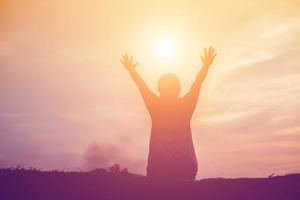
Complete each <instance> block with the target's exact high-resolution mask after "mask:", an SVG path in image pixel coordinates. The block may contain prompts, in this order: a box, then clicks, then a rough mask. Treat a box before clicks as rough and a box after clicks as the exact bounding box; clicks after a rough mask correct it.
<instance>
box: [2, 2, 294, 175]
mask: <svg viewBox="0 0 300 200" xmlns="http://www.w3.org/2000/svg"><path fill="white" fill-rule="evenodd" d="M299 35H300V1H299V0H262V1H242V0H224V1H217V0H213V1H199V0H198V1H196V0H195V1H189V0H185V1H177V0H172V1H171V0H159V1H156V0H152V1H138V0H103V1H96V0H84V1H83V0H77V1H67V0H60V1H57V0H54V1H39V0H26V1H16V0H0V167H10V166H17V165H21V166H24V167H36V168H38V169H42V170H53V169H63V170H91V169H94V168H97V167H108V166H110V165H112V164H114V163H119V164H120V165H121V167H126V168H128V170H129V171H131V172H134V173H141V174H145V168H146V162H147V156H148V145H149V137H150V128H151V121H150V117H149V115H148V113H147V110H146V108H145V106H144V104H143V101H142V98H141V96H140V94H139V93H138V90H137V88H136V86H135V85H134V83H133V81H132V80H131V79H130V77H129V75H128V72H126V70H125V69H124V68H123V67H122V65H121V63H120V58H121V56H122V54H123V53H124V52H128V53H129V54H133V55H134V56H135V59H136V60H137V61H138V62H139V65H138V67H137V70H138V71H139V72H140V73H141V74H142V76H143V77H144V79H145V81H146V82H147V83H148V84H149V87H150V88H151V89H152V90H153V91H154V92H155V93H157V80H158V78H159V77H160V76H161V75H162V74H163V73H167V72H169V73H175V74H177V75H178V77H179V78H180V81H181V84H182V93H181V95H184V93H185V92H187V90H188V89H189V87H190V85H191V84H192V82H193V80H194V78H195V76H196V74H197V72H198V71H199V70H200V69H201V59H200V56H201V53H202V51H203V48H205V47H207V46H210V45H211V46H213V47H214V48H215V49H216V51H217V52H218V56H217V58H216V60H215V62H214V64H213V65H212V67H211V70H210V72H209V74H208V76H207V78H206V80H205V82H204V84H203V86H202V90H201V94H200V98H199V102H198V106H197V108H196V111H195V113H194V116H193V119H192V122H191V126H192V132H193V139H194V145H195V150H196V154H197V157H198V167H199V170H198V176H197V178H200V179H202V178H209V177H232V178H235V177H266V176H268V175H270V174H272V173H275V174H279V175H281V174H288V173H297V172H298V173H299V172H300V157H299V154H300V101H299V99H300V56H299V53H300V37H299ZM162 46H164V47H165V46H167V51H168V52H167V53H165V52H164V51H165V50H166V49H162Z"/></svg>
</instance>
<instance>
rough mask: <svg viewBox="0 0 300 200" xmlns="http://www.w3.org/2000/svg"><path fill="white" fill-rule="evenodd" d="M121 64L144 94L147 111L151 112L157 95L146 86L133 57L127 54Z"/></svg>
mask: <svg viewBox="0 0 300 200" xmlns="http://www.w3.org/2000/svg"><path fill="white" fill-rule="evenodd" d="M121 62H122V64H123V66H124V67H125V69H127V70H128V72H129V74H130V76H131V78H132V79H133V80H134V82H135V83H136V85H137V86H138V88H139V90H140V93H141V94H142V97H143V100H144V102H145V104H146V107H147V109H148V110H149V111H150V109H151V105H152V104H153V101H154V100H155V99H156V97H157V96H156V95H155V94H154V93H153V92H151V90H150V89H149V87H148V86H147V85H146V83H145V81H144V79H143V78H142V77H141V75H140V74H139V73H138V72H137V71H136V69H135V68H136V66H137V65H138V63H137V62H133V56H131V57H130V59H129V57H128V55H127V53H126V54H125V55H123V59H121Z"/></svg>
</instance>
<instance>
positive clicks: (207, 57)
mask: <svg viewBox="0 0 300 200" xmlns="http://www.w3.org/2000/svg"><path fill="white" fill-rule="evenodd" d="M216 55H217V53H215V49H214V48H212V47H209V49H208V50H207V48H205V49H204V56H201V61H202V63H203V65H204V66H210V65H211V64H212V63H213V61H214V59H215V57H216Z"/></svg>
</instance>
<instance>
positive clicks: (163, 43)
mask: <svg viewBox="0 0 300 200" xmlns="http://www.w3.org/2000/svg"><path fill="white" fill-rule="evenodd" d="M154 51H155V53H156V55H157V56H158V57H159V58H161V59H172V58H173V57H174V56H175V53H176V43H175V41H174V40H172V39H171V38H169V37H166V38H160V39H158V40H157V41H156V42H155V43H154Z"/></svg>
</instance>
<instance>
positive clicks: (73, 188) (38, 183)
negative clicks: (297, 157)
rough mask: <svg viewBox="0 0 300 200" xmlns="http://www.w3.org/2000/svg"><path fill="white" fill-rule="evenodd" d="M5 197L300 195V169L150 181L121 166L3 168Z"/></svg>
mask: <svg viewBox="0 0 300 200" xmlns="http://www.w3.org/2000/svg"><path fill="white" fill-rule="evenodd" d="M0 199H1V200H19V199H30V200H36V199H38V200H50V199H51V200H72V199H78V200H79V199H80V200H89V199H99V200H100V199H101V200H102V199H105V200H106V199H130V200H131V199H139V200H143V199H146V200H147V199H151V200H157V199H164V200H166V199H182V200H183V199H184V200H185V199H188V200H190V199H203V200H236V199H240V200H255V199H261V200H269V199H270V200H279V199H280V200H292V199H293V200H300V174H290V175H286V176H275V177H269V178H238V179H223V178H216V179H204V180H199V181H195V182H174V181H155V180H149V179H147V178H146V177H144V176H141V175H136V174H131V173H128V172H127V171H126V170H123V171H119V170H118V169H117V170H116V169H110V170H105V169H96V170H93V171H90V172H61V171H38V170H35V169H27V170H26V169H0Z"/></svg>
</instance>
